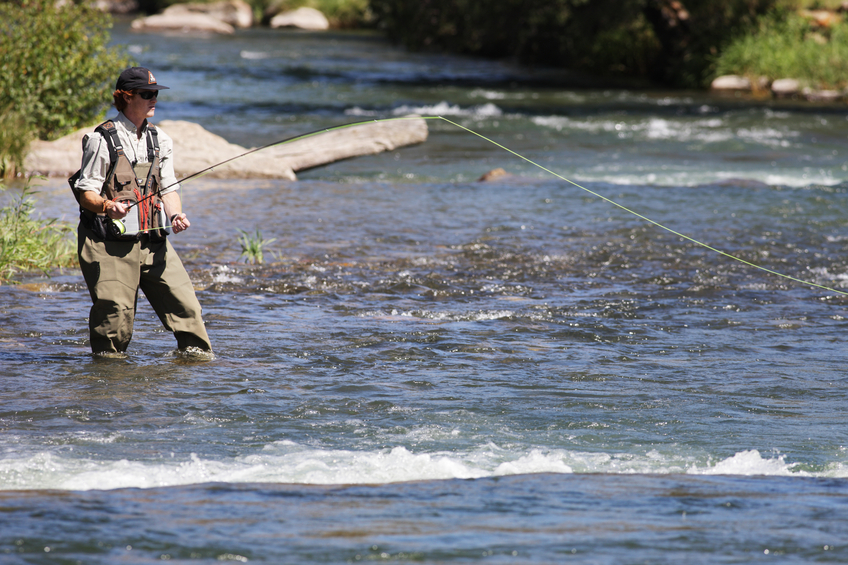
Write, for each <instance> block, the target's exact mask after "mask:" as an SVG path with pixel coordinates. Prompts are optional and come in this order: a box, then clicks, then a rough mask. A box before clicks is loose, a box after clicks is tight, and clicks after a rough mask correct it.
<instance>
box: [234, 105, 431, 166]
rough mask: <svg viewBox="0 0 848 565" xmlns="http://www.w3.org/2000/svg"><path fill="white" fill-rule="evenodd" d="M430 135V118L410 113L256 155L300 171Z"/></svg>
mask: <svg viewBox="0 0 848 565" xmlns="http://www.w3.org/2000/svg"><path fill="white" fill-rule="evenodd" d="M428 134H429V131H428V129H427V121H426V120H424V119H423V118H420V117H417V116H408V117H406V118H401V119H397V120H391V121H384V122H368V123H363V124H359V125H355V126H350V127H346V128H343V129H337V130H334V131H327V132H324V133H319V134H316V135H313V136H310V137H307V138H304V139H298V140H296V141H293V142H290V143H286V144H283V145H278V146H276V147H273V148H270V149H268V150H267V153H266V154H265V155H262V154H261V153H257V154H256V155H255V158H257V159H279V160H281V161H285V162H286V163H288V164H289V166H290V167H291V169H292V170H293V171H295V172H296V171H303V170H305V169H311V168H313V167H320V166H321V165H327V164H329V163H333V162H335V161H341V160H342V159H350V158H351V157H360V156H363V155H375V154H377V153H382V152H383V151H392V150H393V149H397V148H398V147H404V146H406V145H415V144H417V143H423V142H425V141H427V136H428ZM245 161H246V163H245V165H246V166H248V167H249V166H250V161H248V160H247V159H245Z"/></svg>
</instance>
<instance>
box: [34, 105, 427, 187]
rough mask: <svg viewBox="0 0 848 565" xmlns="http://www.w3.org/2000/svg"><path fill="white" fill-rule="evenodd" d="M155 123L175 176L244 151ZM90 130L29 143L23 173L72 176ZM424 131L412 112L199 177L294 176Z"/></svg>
mask: <svg viewBox="0 0 848 565" xmlns="http://www.w3.org/2000/svg"><path fill="white" fill-rule="evenodd" d="M157 125H158V126H159V127H161V128H162V130H163V131H165V132H166V133H168V135H170V136H171V138H172V139H173V140H174V169H175V171H176V175H177V178H183V177H187V176H189V175H192V174H194V173H196V172H199V171H202V170H204V169H207V168H209V167H212V166H215V165H217V164H218V163H220V162H222V161H225V160H227V159H230V158H232V157H237V156H239V155H242V154H243V153H245V152H247V151H248V149H246V148H244V147H241V146H240V145H236V144H233V143H229V142H228V141H227V140H225V139H224V138H222V137H221V136H219V135H215V134H214V133H211V132H209V131H207V130H205V129H204V128H203V127H202V126H200V125H198V124H195V123H192V122H186V121H174V120H164V121H162V122H160V123H159V124H157ZM93 130H94V127H93V126H92V127H88V128H84V129H81V130H79V131H76V132H74V133H71V134H68V135H66V136H65V137H62V138H60V139H57V140H56V141H35V142H33V143H32V144H31V145H30V148H29V153H28V155H27V157H26V159H25V161H24V168H25V169H26V171H27V174H41V175H45V176H66V177H67V176H70V175H72V174H73V173H74V172H75V171H76V170H77V169H79V167H80V161H81V159H82V138H83V136H84V135H85V134H87V133H90V132H92V131H93ZM427 136H428V130H427V122H426V121H425V120H423V119H421V118H418V117H415V116H409V117H407V118H403V119H397V120H393V121H388V122H374V123H365V124H360V125H356V126H351V127H348V128H344V129H339V130H335V131H330V132H324V133H320V134H317V135H314V136H311V137H308V138H305V139H299V140H296V141H292V142H289V143H286V144H283V145H278V146H276V147H270V148H268V149H265V150H263V151H258V152H256V153H253V154H250V155H247V156H245V157H242V158H239V159H236V160H235V161H233V162H232V163H228V164H226V165H222V166H220V167H215V169H214V170H213V171H211V172H209V173H208V174H204V175H203V176H204V177H206V176H208V177H211V178H279V179H288V180H296V178H297V177H296V176H295V172H296V171H301V170H304V169H309V168H312V167H318V166H321V165H326V164H329V163H332V162H334V161H338V160H341V159H349V158H351V157H358V156H362V155H372V154H375V153H380V152H382V151H391V150H392V149H396V148H398V147H402V146H404V145H412V144H415V143H422V142H424V141H426V140H427Z"/></svg>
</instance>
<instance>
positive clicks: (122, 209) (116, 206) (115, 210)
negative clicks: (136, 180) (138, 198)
mask: <svg viewBox="0 0 848 565" xmlns="http://www.w3.org/2000/svg"><path fill="white" fill-rule="evenodd" d="M106 215H107V216H109V217H110V218H112V219H113V220H120V219H123V218H124V217H125V216H126V215H127V207H126V205H125V204H124V203H123V202H114V201H109V202H108V203H107V204H106Z"/></svg>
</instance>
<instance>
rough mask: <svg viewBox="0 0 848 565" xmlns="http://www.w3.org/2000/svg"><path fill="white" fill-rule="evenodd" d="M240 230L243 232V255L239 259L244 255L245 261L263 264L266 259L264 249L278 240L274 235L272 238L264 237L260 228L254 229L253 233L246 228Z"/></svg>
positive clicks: (240, 242)
mask: <svg viewBox="0 0 848 565" xmlns="http://www.w3.org/2000/svg"><path fill="white" fill-rule="evenodd" d="M238 232H239V233H241V237H240V238H239V244H240V245H241V255H239V259H241V258H242V257H244V262H245V263H252V264H261V263H262V261H263V259H264V258H263V250H264V249H265V246H266V245H268V244H269V243H273V242H275V241H277V239H276V238H273V237H272V238H271V239H264V238H263V237H262V233H261V232H260V231H259V230H256V231H254V232H253V233H252V234H251V233H248V232H246V231H244V230H238Z"/></svg>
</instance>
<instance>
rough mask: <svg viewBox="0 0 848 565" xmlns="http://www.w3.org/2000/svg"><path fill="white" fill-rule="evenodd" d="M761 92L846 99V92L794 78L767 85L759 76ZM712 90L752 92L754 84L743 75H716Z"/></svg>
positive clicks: (817, 99) (812, 98)
mask: <svg viewBox="0 0 848 565" xmlns="http://www.w3.org/2000/svg"><path fill="white" fill-rule="evenodd" d="M756 87H757V89H758V90H759V91H760V92H762V91H765V90H766V89H768V90H770V91H771V94H772V96H774V97H775V98H794V97H801V98H803V99H805V100H808V101H810V102H838V101H840V100H848V93H846V92H841V91H838V90H817V89H814V88H810V87H803V86H802V84H801V82H800V81H799V80H796V79H794V78H780V79H777V80H775V81H773V82H772V83H771V85H769V83H768V79H766V78H765V77H763V78H761V79H760V81H759V82H758V83H757V85H756ZM710 89H711V90H712V91H713V92H719V93H721V92H752V91H753V90H754V85H753V84H752V83H751V81H750V80H748V79H747V78H745V77H741V76H737V75H725V76H720V77H717V78H716V79H715V80H713V82H712V84H711V85H710Z"/></svg>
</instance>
